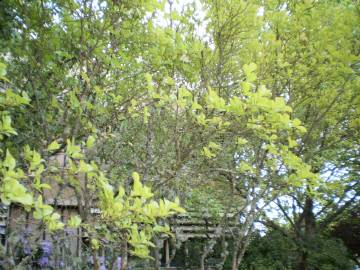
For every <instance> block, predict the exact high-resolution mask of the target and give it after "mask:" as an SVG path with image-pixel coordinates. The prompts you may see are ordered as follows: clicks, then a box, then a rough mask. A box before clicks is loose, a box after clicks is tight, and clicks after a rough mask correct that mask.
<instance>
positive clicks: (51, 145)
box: [47, 141, 60, 151]
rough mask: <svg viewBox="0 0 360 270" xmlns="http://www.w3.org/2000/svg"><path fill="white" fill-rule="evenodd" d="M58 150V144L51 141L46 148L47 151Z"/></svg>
mask: <svg viewBox="0 0 360 270" xmlns="http://www.w3.org/2000/svg"><path fill="white" fill-rule="evenodd" d="M59 148H60V144H58V142H57V141H53V142H52V143H51V144H50V145H49V146H48V147H47V150H48V151H55V150H58V149H59Z"/></svg>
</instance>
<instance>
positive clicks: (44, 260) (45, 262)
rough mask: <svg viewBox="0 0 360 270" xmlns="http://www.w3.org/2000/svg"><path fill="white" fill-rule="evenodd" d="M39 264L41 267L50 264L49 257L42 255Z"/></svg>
mask: <svg viewBox="0 0 360 270" xmlns="http://www.w3.org/2000/svg"><path fill="white" fill-rule="evenodd" d="M38 264H39V266H40V267H46V266H48V265H49V257H40V259H39V260H38Z"/></svg>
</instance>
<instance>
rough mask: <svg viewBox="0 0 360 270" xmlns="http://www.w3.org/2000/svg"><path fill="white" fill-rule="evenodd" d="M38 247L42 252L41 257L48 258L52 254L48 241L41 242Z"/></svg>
mask: <svg viewBox="0 0 360 270" xmlns="http://www.w3.org/2000/svg"><path fill="white" fill-rule="evenodd" d="M40 247H41V250H42V253H43V255H46V256H50V255H51V252H52V244H51V242H50V241H46V240H45V241H42V242H41V243H40Z"/></svg>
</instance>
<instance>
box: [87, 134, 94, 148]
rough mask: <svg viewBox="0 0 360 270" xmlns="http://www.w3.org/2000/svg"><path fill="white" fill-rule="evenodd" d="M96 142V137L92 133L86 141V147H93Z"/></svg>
mask: <svg viewBox="0 0 360 270" xmlns="http://www.w3.org/2000/svg"><path fill="white" fill-rule="evenodd" d="M94 143H95V137H94V136H92V135H90V136H89V137H88V138H87V141H86V147H87V148H92V147H93V146H94Z"/></svg>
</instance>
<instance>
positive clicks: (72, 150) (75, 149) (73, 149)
mask: <svg viewBox="0 0 360 270" xmlns="http://www.w3.org/2000/svg"><path fill="white" fill-rule="evenodd" d="M66 142H67V147H66V154H67V155H69V156H70V157H71V158H75V159H82V158H83V157H84V156H83V154H82V153H81V148H80V146H78V145H75V142H74V140H72V141H70V140H67V141H66Z"/></svg>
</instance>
